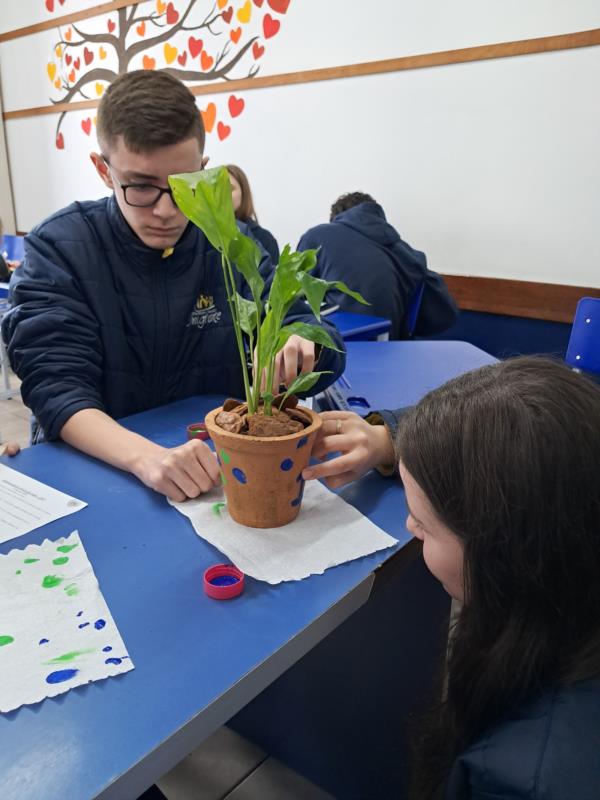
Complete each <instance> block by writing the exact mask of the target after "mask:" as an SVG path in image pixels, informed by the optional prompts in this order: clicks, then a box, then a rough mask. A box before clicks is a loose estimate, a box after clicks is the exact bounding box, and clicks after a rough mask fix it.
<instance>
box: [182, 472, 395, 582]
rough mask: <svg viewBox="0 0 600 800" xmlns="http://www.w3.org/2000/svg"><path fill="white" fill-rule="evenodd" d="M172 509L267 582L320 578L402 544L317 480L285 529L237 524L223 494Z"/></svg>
mask: <svg viewBox="0 0 600 800" xmlns="http://www.w3.org/2000/svg"><path fill="white" fill-rule="evenodd" d="M169 502H171V501H169ZM171 505H173V506H174V507H175V508H176V509H177V510H178V511H180V512H181V513H182V514H184V515H185V516H186V517H189V519H190V520H191V522H192V525H193V526H194V529H195V531H196V533H197V534H198V536H201V537H202V538H203V539H206V541H207V542H209V543H210V544H212V545H214V547H217V548H218V549H219V550H220V551H221V552H222V553H224V554H225V555H226V556H227V557H228V558H229V559H230V561H232V562H233V563H234V564H235V565H236V566H237V567H238V569H241V570H242V572H244V573H246V575H250V576H252V577H253V578H257V579H258V580H260V581H266V582H267V583H281V582H282V581H298V580H302V578H308V576H309V575H321V574H322V573H323V572H324V571H325V570H326V569H327V568H328V567H335V566H337V565H338V564H343V563H344V562H346V561H353V560H354V559H355V558H361V557H362V556H366V555H369V554H370V553H375V552H376V551H377V550H385V549H386V548H387V547H393V546H394V545H395V544H397V543H398V542H397V541H396V539H394V538H393V537H391V536H388V534H387V533H385V532H384V531H382V530H381V528H378V527H377V525H375V524H373V523H372V522H371V521H370V520H369V519H367V517H365V516H364V515H363V514H361V513H360V511H357V509H356V508H354V506H351V505H350V504H349V503H346V501H345V500H342V498H341V497H338V496H337V495H335V494H333V492H330V491H329V489H326V488H325V486H323V485H322V484H320V483H318V482H317V481H311V482H310V483H307V484H306V490H305V492H304V499H303V501H302V508H301V509H300V514H299V515H298V517H297V518H296V519H295V520H294V521H293V522H290V523H289V525H284V526H282V527H281V528H248V527H246V526H245V525H239V524H238V523H237V522H234V520H232V519H231V517H230V516H229V514H228V513H227V506H226V505H225V497H224V494H223V490H222V489H214V490H213V491H211V492H209V493H208V494H205V495H201V496H200V497H198V498H196V499H195V500H186V501H185V502H184V503H174V502H171Z"/></svg>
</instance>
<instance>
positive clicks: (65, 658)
mask: <svg viewBox="0 0 600 800" xmlns="http://www.w3.org/2000/svg"><path fill="white" fill-rule="evenodd" d="M93 652H94V648H92V649H91V650H71V652H70V653H63V654H62V656H56V658H52V659H51V660H50V661H44V664H65V663H67V662H69V661H74V660H75V659H76V658H79V656H84V655H86V654H87V653H93Z"/></svg>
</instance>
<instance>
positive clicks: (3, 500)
mask: <svg viewBox="0 0 600 800" xmlns="http://www.w3.org/2000/svg"><path fill="white" fill-rule="evenodd" d="M86 506H87V503H85V502H84V501H83V500H78V499H77V498H76V497H70V496H69V495H68V494H64V493H63V492H59V491H58V490H57V489H53V488H52V487H51V486H47V485H46V484H45V483H41V482H40V481H36V480H34V479H33V478H30V477H28V476H27V475H23V474H22V473H21V472H17V470H15V469H11V468H10V467H7V466H6V465H5V464H0V543H1V542H7V541H8V540H9V539H14V538H16V537H17V536H22V535H23V534H24V533H29V531H33V530H35V529H36V528H39V527H40V526H42V525H46V523H48V522H52V521H53V520H55V519H60V518H61V517H66V516H67V514H73V513H74V512H75V511H80V510H81V509H82V508H85V507H86Z"/></svg>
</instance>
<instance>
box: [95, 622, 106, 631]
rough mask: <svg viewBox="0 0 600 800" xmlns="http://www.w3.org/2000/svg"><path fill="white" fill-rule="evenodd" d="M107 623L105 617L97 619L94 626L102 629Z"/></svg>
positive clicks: (99, 629) (98, 629)
mask: <svg viewBox="0 0 600 800" xmlns="http://www.w3.org/2000/svg"><path fill="white" fill-rule="evenodd" d="M105 625H106V621H105V620H103V619H97V620H96V622H94V628H96V630H97V631H101V630H102V628H103V627H104V626H105Z"/></svg>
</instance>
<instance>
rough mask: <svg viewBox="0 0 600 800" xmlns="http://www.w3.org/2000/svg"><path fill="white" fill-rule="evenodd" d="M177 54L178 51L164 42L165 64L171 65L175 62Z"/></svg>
mask: <svg viewBox="0 0 600 800" xmlns="http://www.w3.org/2000/svg"><path fill="white" fill-rule="evenodd" d="M178 52H179V50H178V49H177V48H176V47H173V46H172V45H170V44H169V43H168V42H165V47H164V53H165V61H166V62H167V64H172V63H173V62H174V61H175V59H176V58H177V53H178Z"/></svg>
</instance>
